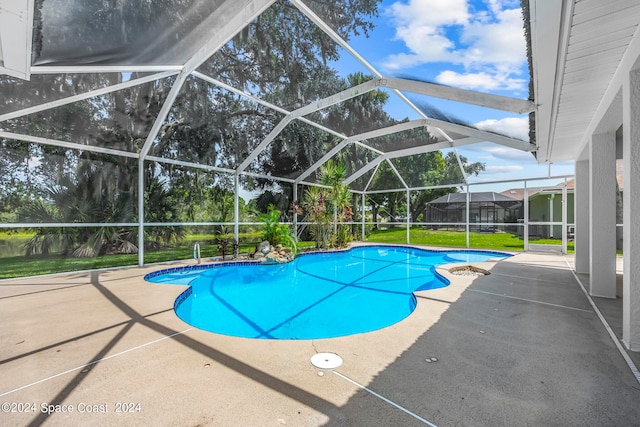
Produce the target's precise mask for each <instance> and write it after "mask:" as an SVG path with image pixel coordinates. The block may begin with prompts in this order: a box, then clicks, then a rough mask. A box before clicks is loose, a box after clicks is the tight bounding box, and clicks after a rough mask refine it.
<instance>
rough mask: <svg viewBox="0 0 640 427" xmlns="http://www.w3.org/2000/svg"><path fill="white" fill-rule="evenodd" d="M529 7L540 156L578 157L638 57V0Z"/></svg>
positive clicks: (532, 1)
mask: <svg viewBox="0 0 640 427" xmlns="http://www.w3.org/2000/svg"><path fill="white" fill-rule="evenodd" d="M529 10H530V25H531V28H530V42H531V52H530V54H531V58H532V61H531V62H532V63H531V66H532V84H533V88H534V99H535V101H536V104H537V106H538V109H537V110H536V112H535V129H536V135H535V139H536V144H537V146H538V150H537V160H538V162H539V163H547V162H560V161H566V160H576V159H578V158H579V156H580V155H581V153H582V151H583V149H584V147H585V146H586V144H587V143H588V141H589V137H590V135H591V134H592V133H593V131H594V129H595V128H596V127H597V126H599V125H600V124H601V121H600V119H601V118H602V117H603V112H604V111H606V108H607V106H608V105H609V102H606V100H609V101H610V100H612V99H613V98H615V97H616V96H617V94H618V93H619V90H620V88H621V87H622V82H623V81H624V76H625V73H627V72H628V70H629V68H630V67H631V66H632V65H633V63H634V62H635V60H636V58H637V57H638V52H640V37H639V35H638V24H639V23H640V2H638V1H637V0H617V1H604V0H583V1H577V0H557V1H549V0H529ZM612 125H613V129H611V130H613V131H615V130H616V128H617V126H618V124H615V123H612Z"/></svg>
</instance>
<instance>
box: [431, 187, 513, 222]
mask: <svg viewBox="0 0 640 427" xmlns="http://www.w3.org/2000/svg"><path fill="white" fill-rule="evenodd" d="M466 205H467V193H449V194H446V195H444V196H442V197H439V198H437V199H435V200H432V201H431V202H429V203H427V206H426V208H425V215H424V218H425V222H431V223H433V222H442V223H463V224H464V223H466V222H467V217H466ZM521 208H522V202H521V201H519V200H517V199H514V198H513V197H509V196H507V195H504V194H500V193H494V192H481V193H471V195H470V199H469V223H470V226H471V228H472V229H475V230H481V231H491V230H493V226H491V225H490V224H492V223H504V222H516V221H517V218H518V212H519V210H521Z"/></svg>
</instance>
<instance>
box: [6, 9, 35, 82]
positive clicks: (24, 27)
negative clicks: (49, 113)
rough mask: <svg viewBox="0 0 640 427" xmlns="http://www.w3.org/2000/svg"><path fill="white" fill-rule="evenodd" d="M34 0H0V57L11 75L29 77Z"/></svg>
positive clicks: (22, 77)
mask: <svg viewBox="0 0 640 427" xmlns="http://www.w3.org/2000/svg"><path fill="white" fill-rule="evenodd" d="M33 1H34V0H0V59H2V62H1V63H2V68H0V71H3V72H4V71H5V70H6V71H7V72H6V74H9V75H11V76H13V77H18V78H21V79H25V80H28V79H29V70H30V68H31V40H32V34H31V27H32V22H33Z"/></svg>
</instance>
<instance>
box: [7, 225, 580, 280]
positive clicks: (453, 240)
mask: <svg viewBox="0 0 640 427" xmlns="http://www.w3.org/2000/svg"><path fill="white" fill-rule="evenodd" d="M406 233H407V232H406V229H405V228H396V229H389V230H377V231H376V230H374V231H372V232H371V233H370V234H369V236H368V237H367V239H366V241H367V242H376V243H397V244H404V243H406V235H407V234H406ZM410 236H411V243H412V244H417V245H429V246H443V247H460V248H464V247H465V246H466V240H465V234H464V232H459V231H440V230H438V231H434V230H426V229H423V228H412V229H411V230H410ZM30 237H31V235H30V234H24V233H23V234H12V235H6V234H4V233H2V234H1V235H0V244H2V243H3V242H5V243H6V242H7V241H11V242H12V244H16V242H26V241H27V240H28V239H29V238H30ZM215 237H216V236H215V235H213V234H198V235H188V236H186V238H185V239H183V240H182V242H181V243H180V244H179V245H177V246H175V247H171V248H164V249H162V250H158V251H153V252H146V253H145V257H144V262H145V264H153V263H158V262H165V261H175V260H185V259H193V245H194V243H195V242H199V243H200V255H201V257H202V258H210V257H214V256H218V255H219V252H218V247H217V245H216V243H215V240H214V239H215ZM260 240H261V236H260V233H256V232H252V233H245V234H244V235H241V242H242V243H241V244H240V248H239V252H240V253H241V254H243V253H244V254H248V253H251V252H253V250H254V248H255V246H256V245H257V244H258V243H259V242H260ZM469 240H470V246H471V247H472V248H476V249H494V250H506V251H522V250H523V249H524V242H523V240H522V239H521V238H519V237H517V236H514V235H512V234H508V233H469ZM531 242H532V243H549V244H559V242H558V241H557V240H537V241H534V240H531ZM21 244H23V243H21ZM299 246H300V248H301V249H304V248H312V247H314V242H300V244H299ZM568 250H569V252H573V242H570V243H569V247H568ZM231 251H233V248H232V247H229V252H231ZM137 264H138V255H137V254H132V255H106V256H101V257H96V258H65V257H46V258H44V257H37V256H34V257H25V256H22V255H21V256H1V255H0V279H7V278H12V277H24V276H33V275H38V274H50V273H62V272H69V271H79V270H91V269H98V268H107V267H119V266H133V265H137Z"/></svg>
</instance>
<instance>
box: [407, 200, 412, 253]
mask: <svg viewBox="0 0 640 427" xmlns="http://www.w3.org/2000/svg"><path fill="white" fill-rule="evenodd" d="M406 220H407V245H409V244H411V195H410V194H409V190H407V218H406Z"/></svg>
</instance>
